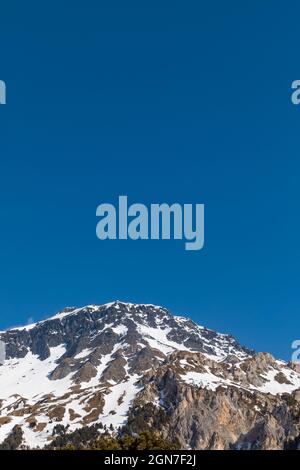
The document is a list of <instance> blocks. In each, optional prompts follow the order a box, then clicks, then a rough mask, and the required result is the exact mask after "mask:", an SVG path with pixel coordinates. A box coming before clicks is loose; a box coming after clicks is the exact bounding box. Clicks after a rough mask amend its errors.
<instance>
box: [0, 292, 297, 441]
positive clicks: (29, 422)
mask: <svg viewBox="0 0 300 470" xmlns="http://www.w3.org/2000/svg"><path fill="white" fill-rule="evenodd" d="M0 340H1V341H3V342H4V343H5V345H6V361H5V362H4V364H3V365H0V442H1V441H3V440H4V439H5V438H6V437H7V435H8V434H9V433H10V432H11V431H12V429H14V428H15V426H20V427H21V429H22V431H23V442H24V444H27V445H29V446H31V447H37V446H40V447H43V446H44V445H45V444H48V443H49V441H51V439H52V438H53V430H54V428H55V426H57V424H62V425H64V426H69V430H74V429H76V428H79V427H81V426H85V425H89V424H95V423H102V424H103V426H104V427H105V428H108V429H110V430H112V431H113V430H116V429H122V430H126V432H129V433H133V432H140V431H143V430H145V429H147V428H149V427H150V428H151V429H152V430H157V431H159V432H160V433H161V434H162V435H163V437H165V438H170V437H172V439H174V440H177V442H179V444H180V447H181V448H182V449H284V448H297V446H298V442H300V439H299V435H300V398H299V397H300V375H299V373H298V371H297V367H295V366H294V365H293V364H286V363H284V362H282V361H277V360H275V359H274V358H273V357H272V356H271V355H270V354H267V353H258V354H256V353H255V352H254V351H251V350H249V349H247V348H244V347H242V346H241V345H240V344H239V343H238V342H237V341H236V340H235V339H234V338H233V337H232V336H230V335H223V334H220V333H217V332H214V331H212V330H209V329H207V328H203V327H201V326H198V325H196V324H195V323H194V322H192V321H191V320H189V319H188V318H185V317H176V316H172V315H171V314H170V312H169V311H168V310H166V309H164V308H162V307H157V306H154V305H135V304H129V303H123V302H118V301H117V302H113V303H111V304H105V305H101V306H96V305H91V306H87V307H84V308H67V309H65V310H63V311H62V312H59V313H58V314H57V315H55V316H54V317H52V318H49V319H48V320H45V321H43V322H39V323H36V324H33V325H29V326H27V327H23V328H15V329H12V330H8V331H5V332H1V333H0Z"/></svg>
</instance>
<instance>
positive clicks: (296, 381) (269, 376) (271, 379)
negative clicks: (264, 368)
mask: <svg viewBox="0 0 300 470" xmlns="http://www.w3.org/2000/svg"><path fill="white" fill-rule="evenodd" d="M278 372H279V371H278V370H277V369H272V370H269V371H268V372H267V373H266V374H265V375H263V378H264V379H265V380H266V382H265V383H264V385H262V386H261V387H251V388H255V389H256V390H258V391H260V392H262V393H270V394H271V395H278V394H281V393H292V392H293V391H294V390H297V389H298V388H300V376H299V375H297V374H295V373H293V371H292V370H291V369H288V368H281V370H280V372H282V373H283V374H284V375H285V376H286V378H287V380H288V381H289V382H291V383H290V384H285V383H279V382H278V381H277V380H276V379H275V377H276V375H277V374H278Z"/></svg>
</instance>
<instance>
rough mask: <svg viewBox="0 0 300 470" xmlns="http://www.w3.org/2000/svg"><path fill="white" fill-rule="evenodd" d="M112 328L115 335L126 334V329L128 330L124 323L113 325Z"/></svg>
mask: <svg viewBox="0 0 300 470" xmlns="http://www.w3.org/2000/svg"><path fill="white" fill-rule="evenodd" d="M111 329H112V330H113V332H114V333H116V334H117V335H122V336H124V335H126V333H127V331H128V328H127V326H125V325H118V326H115V327H113V328H111Z"/></svg>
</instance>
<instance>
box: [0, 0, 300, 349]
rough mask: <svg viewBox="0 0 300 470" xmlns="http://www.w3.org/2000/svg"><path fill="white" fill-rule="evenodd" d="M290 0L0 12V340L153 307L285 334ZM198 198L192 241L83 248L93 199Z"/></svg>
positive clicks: (294, 32) (297, 302)
mask: <svg viewBox="0 0 300 470" xmlns="http://www.w3.org/2000/svg"><path fill="white" fill-rule="evenodd" d="M299 14H300V6H299V2H293V1H290V2H288V4H287V5H285V4H284V3H283V2H276V1H274V0H272V1H271V0H265V1H264V2H262V1H261V0H260V1H258V0H256V1H252V2H240V1H230V0H229V1H226V2H223V1H221V0H219V1H215V2H208V1H206V2H199V1H197V2H196V1H195V2H178V1H173V2H170V3H169V2H168V3H167V2H165V1H163V0H161V1H159V2H154V1H151V2H140V1H139V2H130V1H129V2H123V1H122V2H119V3H117V2H114V1H110V2H108V1H107V2H101V1H100V2H99V1H88V0H87V1H85V2H83V1H81V2H79V1H76V0H73V1H72V2H69V1H64V2H61V1H60V2H58V1H51V2H33V1H26V2H16V1H10V2H5V4H4V3H3V2H2V4H1V11H0V79H2V80H5V81H6V83H7V87H8V96H7V101H8V104H7V105H6V106H1V107H0V156H1V168H0V185H1V199H0V217H1V218H0V231H1V232H0V233H1V239H0V240H1V244H0V276H1V279H0V315H1V317H0V327H1V328H6V327H8V326H12V325H16V324H23V323H26V322H27V320H28V319H29V318H33V319H34V320H35V321H37V320H39V319H42V318H44V317H45V316H47V315H50V314H53V313H54V312H55V311H57V310H58V309H60V308H63V307H64V306H66V305H84V304H89V303H103V302H107V301H110V300H112V299H121V300H128V301H132V302H143V303H157V304H160V305H165V306H167V307H169V308H170V309H171V310H172V311H173V312H174V313H177V314H181V313H183V314H188V315H189V316H191V317H192V318H193V319H194V320H196V321H197V322H199V323H200V324H204V325H207V326H209V327H211V328H214V329H217V330H219V331H223V332H230V333H232V334H234V335H235V336H237V338H238V339H239V340H240V341H241V342H242V343H244V344H246V345H248V346H251V347H254V348H256V349H258V350H268V351H271V352H272V353H274V354H275V355H277V356H280V357H283V358H289V357H290V354H291V349H290V344H291V341H292V340H294V339H296V338H299V337H300V320H299V315H300V295H299V280H300V268H299V254H300V250H299V236H300V223H299V200H300V185H299V174H300V106H299V107H297V106H294V105H292V104H291V101H290V94H291V92H290V85H291V82H292V81H293V80H295V79H300V56H299V39H300V38H299V36H300V30H299ZM119 194H127V195H128V197H129V200H130V202H142V203H145V204H150V203H159V202H167V203H170V204H171V203H173V202H179V203H182V204H183V203H197V202H198V203H205V205H206V234H205V235H206V245H205V249H204V250H202V251H199V252H188V251H185V250H184V246H183V242H181V241H176V242H174V241H173V242H168V241H138V242H137V241H108V242H101V241H99V240H98V239H97V238H96V236H95V227H96V217H95V211H96V207H97V205H98V204H100V203H102V202H116V201H117V197H118V195H119Z"/></svg>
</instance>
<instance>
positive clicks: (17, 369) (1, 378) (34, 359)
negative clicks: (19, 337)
mask: <svg viewBox="0 0 300 470" xmlns="http://www.w3.org/2000/svg"><path fill="white" fill-rule="evenodd" d="M65 351H66V348H65V345H60V346H56V347H54V348H50V356H49V357H48V358H47V359H45V360H44V361H41V360H40V359H39V357H38V356H37V355H35V354H32V352H28V353H27V354H26V356H25V357H23V358H18V359H8V360H6V361H5V362H4V364H3V365H2V366H1V367H0V399H5V398H7V397H10V396H12V395H20V396H22V397H24V398H26V399H28V400H32V399H33V398H35V399H36V398H37V397H38V396H39V395H41V394H42V395H45V394H47V393H52V394H53V395H59V394H60V393H62V392H65V391H67V390H68V388H69V386H70V385H71V380H70V377H65V378H64V379H61V380H55V381H54V380H50V379H49V378H48V376H49V374H50V372H52V371H53V370H54V369H55V367H56V366H57V364H56V361H57V360H58V359H59V358H60V357H61V356H62V355H63V354H64V353H65Z"/></svg>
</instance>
